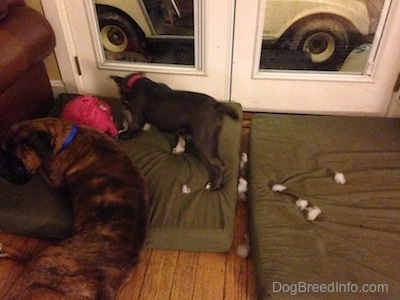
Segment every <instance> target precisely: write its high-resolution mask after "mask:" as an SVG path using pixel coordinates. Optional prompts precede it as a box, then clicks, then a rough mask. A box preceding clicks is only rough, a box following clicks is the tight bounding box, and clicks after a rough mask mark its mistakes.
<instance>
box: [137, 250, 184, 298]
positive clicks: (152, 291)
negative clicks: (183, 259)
mask: <svg viewBox="0 0 400 300" xmlns="http://www.w3.org/2000/svg"><path fill="white" fill-rule="evenodd" d="M178 254H179V251H174V250H152V251H151V256H150V261H149V264H148V265H147V270H146V275H145V279H144V282H143V286H142V290H141V293H140V296H139V299H170V294H171V290H172V283H173V279H174V274H175V268H176V264H177V260H178Z"/></svg>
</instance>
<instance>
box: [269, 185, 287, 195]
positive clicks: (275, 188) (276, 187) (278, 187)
mask: <svg viewBox="0 0 400 300" xmlns="http://www.w3.org/2000/svg"><path fill="white" fill-rule="evenodd" d="M271 190H272V191H273V192H274V193H275V192H283V191H284V190H286V186H284V185H282V184H274V185H273V186H272V187H271Z"/></svg>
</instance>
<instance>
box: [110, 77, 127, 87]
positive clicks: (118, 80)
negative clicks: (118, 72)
mask: <svg viewBox="0 0 400 300" xmlns="http://www.w3.org/2000/svg"><path fill="white" fill-rule="evenodd" d="M110 78H111V79H113V80H114V81H115V83H116V84H118V85H121V84H122V81H123V80H124V78H123V77H119V76H114V75H111V76H110Z"/></svg>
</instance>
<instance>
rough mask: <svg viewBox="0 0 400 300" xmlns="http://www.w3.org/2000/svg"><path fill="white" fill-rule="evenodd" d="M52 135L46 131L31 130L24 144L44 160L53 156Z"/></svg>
mask: <svg viewBox="0 0 400 300" xmlns="http://www.w3.org/2000/svg"><path fill="white" fill-rule="evenodd" d="M52 139H53V137H52V135H51V134H50V133H49V132H47V131H41V130H37V131H32V132H30V133H29V135H28V136H27V137H26V139H25V145H26V146H27V147H29V148H31V149H32V150H34V151H35V152H36V154H37V156H39V157H40V159H42V160H44V161H46V160H49V159H50V158H51V157H53V146H52Z"/></svg>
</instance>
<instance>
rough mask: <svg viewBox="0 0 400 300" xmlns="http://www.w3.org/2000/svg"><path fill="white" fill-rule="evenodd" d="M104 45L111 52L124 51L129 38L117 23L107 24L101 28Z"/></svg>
mask: <svg viewBox="0 0 400 300" xmlns="http://www.w3.org/2000/svg"><path fill="white" fill-rule="evenodd" d="M100 34H101V41H102V43H103V47H104V48H105V49H106V50H108V51H111V52H123V51H125V50H126V48H127V47H128V38H127V36H126V34H125V32H124V31H123V30H122V29H121V28H119V27H118V26H115V25H107V26H104V27H103V28H102V29H101V33H100Z"/></svg>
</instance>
